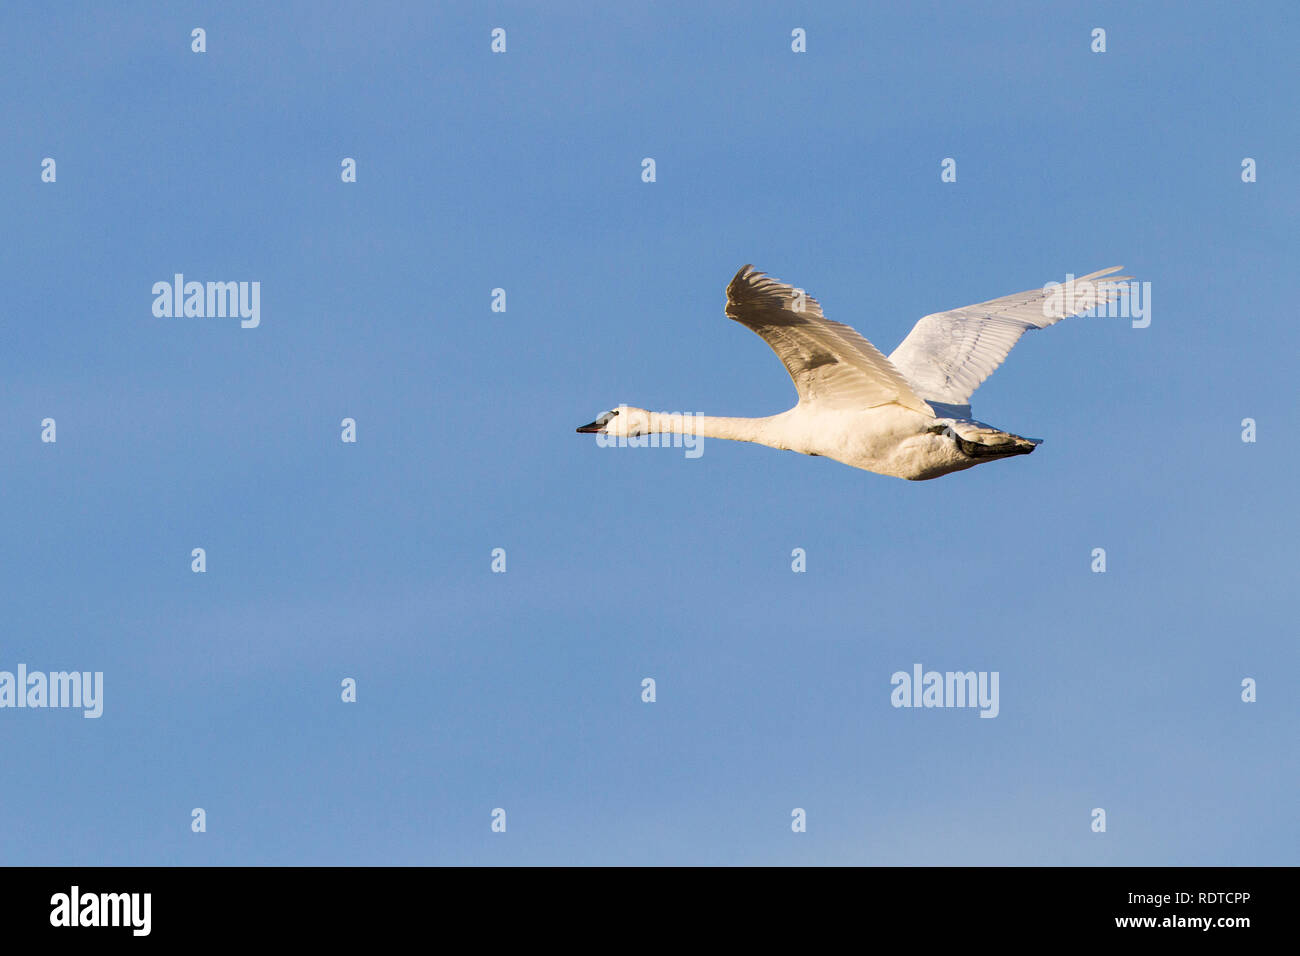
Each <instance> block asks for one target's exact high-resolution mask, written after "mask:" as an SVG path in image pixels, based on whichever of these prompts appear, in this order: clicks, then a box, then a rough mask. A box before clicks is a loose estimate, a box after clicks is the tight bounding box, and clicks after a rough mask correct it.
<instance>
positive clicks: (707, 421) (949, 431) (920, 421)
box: [578, 265, 1132, 481]
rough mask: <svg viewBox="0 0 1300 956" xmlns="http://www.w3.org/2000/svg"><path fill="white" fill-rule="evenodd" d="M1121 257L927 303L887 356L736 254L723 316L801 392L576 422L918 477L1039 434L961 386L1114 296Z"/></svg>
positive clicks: (1000, 452) (993, 454)
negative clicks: (743, 409) (991, 414)
mask: <svg viewBox="0 0 1300 956" xmlns="http://www.w3.org/2000/svg"><path fill="white" fill-rule="evenodd" d="M1120 268H1121V267H1119V266H1116V267H1115V268H1112V269H1102V270H1101V271H1099V272H1093V273H1091V274H1090V275H1086V276H1080V277H1079V278H1076V279H1072V280H1069V281H1067V282H1065V283H1060V284H1053V285H1052V286H1049V287H1048V288H1044V289H1031V290H1030V291H1028V292H1020V293H1017V294H1016V295H1008V296H1003V297H1002V298H1000V299H990V300H989V301H988V302H981V303H979V304H978V305H968V306H965V307H963V308H960V309H952V310H950V311H948V312H936V313H934V314H933V315H927V316H926V317H925V318H923V319H921V321H919V322H917V323H916V326H915V328H913V329H912V331H911V332H910V333H909V334H908V336H907V338H905V339H903V341H902V343H901V344H900V345H899V346H898V348H896V349H894V353H893V354H892V355H890V356H889V358H885V356H884V355H882V354H881V353H880V352H879V351H877V350H876V348H875V346H873V345H872V344H871V343H870V342H868V341H867V340H866V339H864V338H863V337H862V336H861V335H859V334H858V333H857V332H855V331H854V330H853V329H851V328H850V327H849V326H847V325H841V324H840V323H838V322H832V321H831V320H830V319H828V318H826V317H825V316H824V315H822V310H821V306H820V305H819V304H818V302H817V300H816V299H814V298H812V297H811V296H808V295H806V294H804V293H803V292H802V291H801V290H797V289H794V288H793V287H791V286H788V285H786V284H785V283H782V282H778V281H777V280H776V279H773V278H771V277H770V276H767V275H765V274H764V273H762V272H756V271H755V270H754V267H753V266H748V265H747V266H744V267H742V268H741V270H740V271H739V272H737V273H736V277H735V278H734V279H732V280H731V284H730V285H729V286H727V306H726V313H727V315H728V317H730V318H732V319H735V320H736V321H737V322H739V323H740V324H741V325H744V326H747V327H749V328H750V329H753V330H754V331H755V332H757V333H758V334H759V335H760V336H761V337H762V339H763V341H765V342H766V343H767V344H768V345H770V346H771V347H772V351H774V352H775V353H776V354H777V357H778V358H780V359H781V361H782V362H783V363H784V364H785V368H786V371H787V372H789V373H790V377H791V378H792V379H794V387H795V389H796V391H798V393H799V403H798V404H797V405H795V407H794V408H792V409H790V410H789V411H787V412H782V413H781V414H779V415H771V416H769V417H767V418H715V417H710V416H704V415H694V416H690V415H688V416H682V415H668V414H660V413H656V412H650V411H647V410H645V409H643V408H633V407H630V406H626V405H620V406H619V407H618V408H617V409H615V410H613V411H608V412H605V413H604V414H602V415H601V416H600V417H598V418H597V419H596V420H595V421H594V422H591V423H590V424H588V425H583V426H582V427H581V428H579V429H578V431H579V432H586V433H596V434H604V435H611V436H624V437H633V436H638V435H649V434H653V433H689V434H692V435H698V436H703V437H706V438H729V439H733V440H735V441H748V442H757V443H758V444H760V445H768V446H770V447H772V448H783V449H787V450H789V451H797V452H801V453H802V454H805V455H822V456H825V457H826V458H833V459H835V460H836V461H839V462H843V463H844V464H846V465H850V466H852V467H854V468H862V469H864V470H866V471H874V472H876V473H877V474H881V475H891V476H893V477H895V478H907V479H910V480H913V481H924V480H925V479H928V478H938V477H939V476H940V475H946V474H948V473H950V472H954V471H962V470H964V469H966V468H973V467H974V466H975V465H979V464H982V463H983V462H986V461H995V460H997V459H999V458H1010V457H1012V456H1013V455H1027V454H1029V453H1030V452H1032V451H1033V450H1034V448H1035V447H1036V446H1037V445H1038V444H1039V443H1040V442H1039V441H1038V440H1037V439H1032V438H1021V437H1020V436H1019V435H1013V434H1011V433H1009V432H1004V431H1001V430H999V429H996V428H993V427H991V426H989V425H985V424H984V423H982V422H978V421H975V420H974V419H973V418H971V412H970V404H969V402H970V397H971V394H972V393H973V392H974V391H975V389H977V388H978V387H979V385H980V383H981V382H983V381H984V380H985V379H986V378H988V377H989V375H991V374H992V373H993V370H994V369H996V368H997V367H998V366H999V365H1001V364H1002V361H1003V359H1005V358H1006V357H1007V353H1008V352H1010V351H1011V347H1012V346H1013V345H1015V344H1016V342H1017V340H1019V338H1020V336H1021V335H1023V334H1024V333H1025V332H1026V331H1027V330H1029V329H1042V328H1046V327H1047V326H1049V325H1054V324H1055V323H1057V322H1059V321H1061V319H1064V318H1065V317H1066V316H1071V315H1079V314H1081V313H1083V312H1087V311H1088V310H1089V309H1091V308H1093V307H1094V306H1096V305H1099V304H1104V303H1108V302H1111V301H1113V300H1114V299H1115V298H1116V297H1117V296H1118V295H1119V294H1120V292H1121V291H1122V290H1121V289H1120V288H1119V287H1118V286H1117V285H1116V283H1119V282H1123V281H1126V280H1128V279H1131V278H1132V276H1116V275H1113V273H1115V272H1118V271H1119V269H1120Z"/></svg>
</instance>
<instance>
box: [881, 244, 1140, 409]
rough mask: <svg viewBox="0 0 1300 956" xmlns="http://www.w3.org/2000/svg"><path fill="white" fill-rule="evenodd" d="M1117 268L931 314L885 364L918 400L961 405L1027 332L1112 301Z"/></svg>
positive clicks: (1118, 279)
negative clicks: (900, 377)
mask: <svg viewBox="0 0 1300 956" xmlns="http://www.w3.org/2000/svg"><path fill="white" fill-rule="evenodd" d="M1120 268H1122V267H1121V266H1115V267H1114V268H1112V269H1102V270H1101V271H1100V272H1093V273H1091V274H1090V275H1086V276H1079V277H1078V278H1077V279H1073V280H1071V281H1070V282H1068V283H1060V284H1059V286H1058V287H1057V288H1055V289H1047V290H1045V289H1030V290H1029V291H1028V292H1019V293H1017V294H1015V295H1005V296H1003V297H1002V298H1000V299H990V300H989V301H988V302H981V303H979V304H978V305H968V306H964V307H962V308H960V309H952V310H950V311H948V312H936V313H935V314H934V315H927V316H926V317H925V318H923V319H921V321H919V322H917V323H916V325H915V327H913V329H912V331H911V332H909V333H908V335H907V338H905V339H903V341H902V342H901V343H899V346H898V348H896V349H894V354H892V355H891V356H889V360H890V361H891V362H893V363H894V366H895V367H896V368H897V369H898V370H899V371H900V372H902V373H903V376H904V377H905V378H906V379H907V381H908V382H909V383H910V384H911V386H912V388H913V389H915V390H916V392H917V394H919V395H920V396H921V397H922V398H925V399H927V400H929V401H935V402H945V403H949V404H953V405H965V404H967V403H968V402H970V397H971V394H972V393H973V392H974V391H975V389H977V388H979V386H980V383H981V382H983V381H984V380H985V379H986V378H988V377H989V376H990V375H992V374H993V370H994V369H996V368H997V367H998V366H999V365H1001V364H1002V361H1003V359H1005V358H1006V357H1007V353H1008V352H1010V351H1011V348H1012V346H1014V345H1015V344H1016V342H1018V341H1019V340H1020V336H1021V335H1023V334H1024V333H1025V332H1026V331H1027V330H1029V329H1045V328H1047V326H1049V325H1055V324H1056V323H1057V322H1060V321H1061V320H1062V319H1064V318H1066V317H1067V316H1071V315H1079V314H1081V313H1083V312H1087V311H1088V310H1089V309H1091V308H1093V307H1094V306H1096V305H1104V304H1105V303H1107V302H1111V301H1113V300H1114V299H1115V298H1117V297H1118V296H1119V294H1120V292H1121V291H1122V290H1121V289H1119V287H1118V286H1116V285H1115V283H1117V282H1124V281H1126V280H1128V279H1131V278H1133V277H1132V276H1117V275H1112V273H1115V272H1118V271H1119V270H1120Z"/></svg>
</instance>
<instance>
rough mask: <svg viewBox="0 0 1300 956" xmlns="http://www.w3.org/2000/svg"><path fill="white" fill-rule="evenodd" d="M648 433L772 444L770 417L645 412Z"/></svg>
mask: <svg viewBox="0 0 1300 956" xmlns="http://www.w3.org/2000/svg"><path fill="white" fill-rule="evenodd" d="M648 418H649V423H648V424H649V428H648V429H647V431H648V432H649V433H651V434H653V433H658V434H669V435H695V436H697V437H700V438H726V439H729V440H730V441H752V442H758V443H759V444H761V445H771V444H772V443H773V441H772V439H773V435H772V427H771V425H772V419H771V418H719V417H717V416H713V415H669V414H666V413H664V412H650V413H649V416H648Z"/></svg>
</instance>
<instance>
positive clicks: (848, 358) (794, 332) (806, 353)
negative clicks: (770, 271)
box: [726, 266, 934, 416]
mask: <svg viewBox="0 0 1300 956" xmlns="http://www.w3.org/2000/svg"><path fill="white" fill-rule="evenodd" d="M726 312H727V315H728V316H729V317H730V318H733V319H735V320H736V321H737V322H739V323H740V324H741V325H744V326H747V327H748V328H750V329H753V330H754V331H755V332H757V333H758V334H759V336H760V337H762V339H763V341H764V342H766V343H767V344H768V345H770V346H771V347H772V351H773V352H775V353H776V354H777V357H778V358H780V359H781V361H782V363H784V364H785V368H786V371H787V372H789V373H790V378H792V379H794V387H795V389H796V390H797V391H798V392H799V400H800V401H801V402H815V403H817V404H818V405H821V406H823V407H827V408H874V407H875V406H877V405H888V404H890V403H891V402H892V403H896V404H899V405H902V406H904V407H905V408H910V409H913V410H914V411H918V412H920V413H922V414H923V415H931V416H932V415H933V414H934V412H933V411H932V410H931V408H930V406H929V405H927V404H926V403H925V402H923V401H922V400H921V398H920V396H918V395H917V394H916V393H915V392H914V391H913V390H912V388H911V386H909V385H908V383H907V380H906V379H905V378H904V377H903V376H902V375H900V374H899V371H898V369H896V368H894V366H893V365H892V364H891V363H890V361H889V359H887V358H885V356H884V355H882V354H881V353H880V352H879V351H878V350H877V349H876V347H875V346H874V345H872V344H871V343H870V342H868V341H867V340H866V339H864V338H863V337H862V336H861V335H859V334H858V333H857V332H856V331H854V330H853V329H851V328H850V327H849V326H847V325H841V324H840V323H839V322H832V321H831V320H830V319H828V318H826V317H825V316H824V315H822V308H821V305H820V304H818V302H817V300H816V299H814V298H813V297H812V296H810V295H806V294H804V293H802V292H799V291H797V290H795V289H794V288H792V287H791V286H788V285H786V284H785V283H782V282H778V281H777V280H775V279H773V278H771V277H770V276H767V275H764V274H763V273H762V272H756V271H755V270H754V267H753V266H744V267H742V268H741V270H740V271H739V272H737V273H736V277H735V278H734V279H732V280H731V284H730V285H728V286H727V308H726Z"/></svg>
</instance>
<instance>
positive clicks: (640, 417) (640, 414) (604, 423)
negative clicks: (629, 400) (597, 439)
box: [578, 405, 650, 437]
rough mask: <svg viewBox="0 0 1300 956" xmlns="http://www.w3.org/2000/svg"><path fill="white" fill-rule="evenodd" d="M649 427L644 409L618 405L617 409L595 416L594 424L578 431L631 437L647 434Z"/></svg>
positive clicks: (647, 414) (648, 419)
mask: <svg viewBox="0 0 1300 956" xmlns="http://www.w3.org/2000/svg"><path fill="white" fill-rule="evenodd" d="M649 427H650V413H649V412H647V411H646V410H645V409H644V408H632V407H631V406H629V405H620V406H618V408H615V409H612V410H611V411H608V412H603V413H602V414H600V415H597V416H596V420H595V421H594V422H590V423H588V424H586V425H583V426H582V427H581V428H579V429H578V431H579V432H582V433H588V434H593V435H621V436H624V437H633V436H635V435H644V434H647V433H648V431H649Z"/></svg>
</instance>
